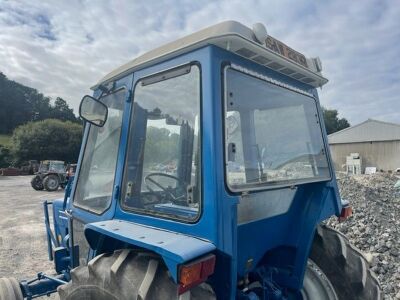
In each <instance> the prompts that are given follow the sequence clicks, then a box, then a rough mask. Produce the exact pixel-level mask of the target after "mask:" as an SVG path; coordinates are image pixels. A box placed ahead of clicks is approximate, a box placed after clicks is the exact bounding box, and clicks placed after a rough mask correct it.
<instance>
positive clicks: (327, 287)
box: [301, 259, 339, 300]
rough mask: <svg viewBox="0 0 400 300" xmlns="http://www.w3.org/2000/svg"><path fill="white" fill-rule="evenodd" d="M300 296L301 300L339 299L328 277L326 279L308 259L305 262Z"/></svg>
mask: <svg viewBox="0 0 400 300" xmlns="http://www.w3.org/2000/svg"><path fill="white" fill-rule="evenodd" d="M301 295H302V297H303V300H317V299H318V300H319V299H324V300H338V299H339V298H338V296H337V295H336V292H335V290H334V288H333V286H332V283H331V282H330V281H329V279H328V277H326V275H325V274H324V273H323V272H322V270H321V269H320V268H319V267H318V266H317V265H316V264H315V263H314V262H313V261H312V260H310V259H309V260H308V262H307V269H306V273H305V275H304V283H303V289H302V290H301Z"/></svg>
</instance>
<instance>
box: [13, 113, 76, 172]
mask: <svg viewBox="0 0 400 300" xmlns="http://www.w3.org/2000/svg"><path fill="white" fill-rule="evenodd" d="M81 140H82V126H81V125H79V124H76V123H72V122H69V121H67V122H62V121H60V120H55V119H47V120H43V121H37V122H29V123H27V124H25V125H21V126H19V127H17V128H16V129H15V130H14V132H13V135H12V148H11V149H12V153H13V155H14V157H15V159H16V161H17V164H18V163H21V162H22V161H25V160H30V159H35V160H45V159H48V160H64V161H66V162H71V163H72V162H76V161H77V159H78V155H79V150H80V145H81Z"/></svg>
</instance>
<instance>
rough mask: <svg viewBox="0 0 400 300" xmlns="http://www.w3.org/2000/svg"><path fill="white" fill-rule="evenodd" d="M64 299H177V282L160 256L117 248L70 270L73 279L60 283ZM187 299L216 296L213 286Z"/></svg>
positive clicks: (213, 297)
mask: <svg viewBox="0 0 400 300" xmlns="http://www.w3.org/2000/svg"><path fill="white" fill-rule="evenodd" d="M57 291H58V295H59V297H60V299H61V300H74V299H85V300H128V299H152V300H158V299H160V300H161V299H162V300H164V299H178V293H177V291H178V286H177V285H176V284H175V283H174V282H173V280H172V278H171V277H170V276H169V273H168V270H167V268H166V267H165V266H164V264H163V263H162V261H161V260H160V258H159V257H158V256H155V255H154V254H151V253H143V252H139V253H138V252H135V251H133V250H127V249H126V250H118V251H116V252H114V253H113V254H102V255H99V256H97V257H95V258H94V259H92V260H91V261H90V262H89V263H88V265H87V266H81V267H77V268H75V269H73V270H72V271H71V281H70V282H69V283H67V284H65V285H62V286H59V287H58V290H57ZM189 293H191V297H190V298H188V299H192V300H200V299H206V300H207V299H215V295H214V293H213V292H212V290H211V289H207V288H204V287H201V286H200V287H196V288H193V289H192V290H191V291H190V292H189Z"/></svg>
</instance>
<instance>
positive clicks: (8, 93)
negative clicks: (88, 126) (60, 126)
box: [0, 72, 79, 134]
mask: <svg viewBox="0 0 400 300" xmlns="http://www.w3.org/2000/svg"><path fill="white" fill-rule="evenodd" d="M0 108H1V109H0V134H9V133H11V132H12V131H13V130H14V129H15V128H16V127H17V126H19V125H22V124H25V123H27V122H30V121H38V120H45V119H49V118H54V119H60V120H63V121H72V122H77V123H78V122H79V120H78V119H77V118H76V117H75V115H74V113H73V110H72V109H71V108H69V106H68V104H67V102H66V101H65V100H64V99H62V98H57V99H56V101H55V103H54V106H53V105H51V99H50V98H49V97H46V96H44V95H43V94H41V93H39V92H38V91H37V90H36V89H33V88H30V87H27V86H24V85H22V84H20V83H18V82H15V81H13V80H9V79H8V78H7V77H6V76H5V75H4V74H3V73H1V72H0Z"/></svg>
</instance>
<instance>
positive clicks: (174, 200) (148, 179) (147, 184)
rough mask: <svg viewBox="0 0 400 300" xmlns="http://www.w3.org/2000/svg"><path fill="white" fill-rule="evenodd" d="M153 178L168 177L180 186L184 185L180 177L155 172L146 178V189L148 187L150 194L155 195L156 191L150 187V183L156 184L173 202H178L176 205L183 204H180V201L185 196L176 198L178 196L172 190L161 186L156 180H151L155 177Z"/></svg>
mask: <svg viewBox="0 0 400 300" xmlns="http://www.w3.org/2000/svg"><path fill="white" fill-rule="evenodd" d="M153 176H164V177H167V178H171V179H174V180H175V181H176V182H177V183H178V184H179V183H182V181H181V180H180V179H179V178H178V177H176V176H173V175H169V174H165V173H159V172H154V173H150V174H147V175H146V177H145V178H144V182H145V184H146V187H147V189H148V190H149V191H150V192H152V193H155V191H154V190H153V189H152V188H151V187H150V185H149V183H148V182H151V183H152V184H154V185H155V186H158V187H159V188H160V189H162V190H163V191H164V192H165V193H166V194H167V195H168V196H169V197H170V198H171V200H172V202H176V203H179V204H181V203H180V202H181V201H180V198H182V197H183V196H184V195H182V196H179V197H176V196H175V195H174V194H173V193H172V192H171V191H170V189H168V188H167V187H165V186H163V185H161V184H160V183H159V182H157V181H156V180H154V179H153V178H151V177H153Z"/></svg>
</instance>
